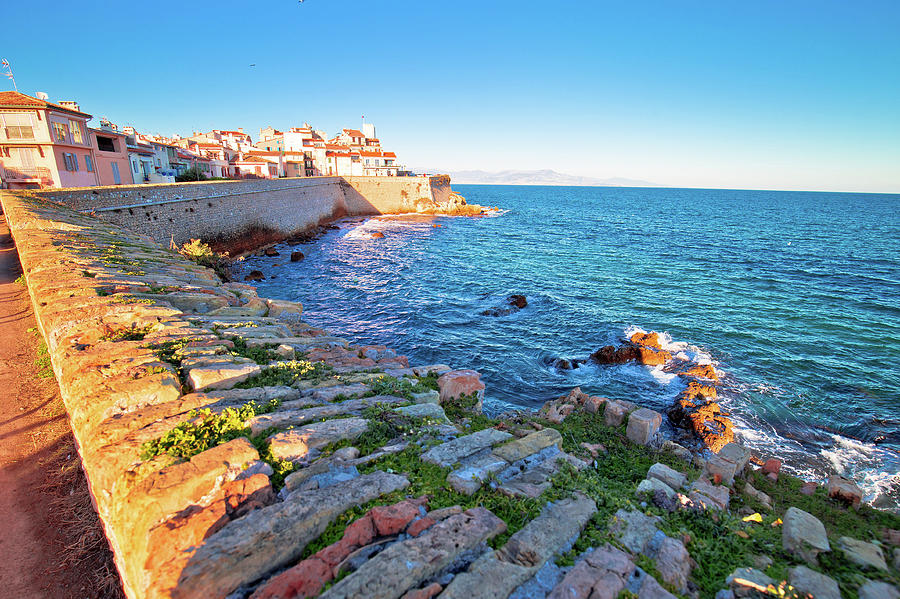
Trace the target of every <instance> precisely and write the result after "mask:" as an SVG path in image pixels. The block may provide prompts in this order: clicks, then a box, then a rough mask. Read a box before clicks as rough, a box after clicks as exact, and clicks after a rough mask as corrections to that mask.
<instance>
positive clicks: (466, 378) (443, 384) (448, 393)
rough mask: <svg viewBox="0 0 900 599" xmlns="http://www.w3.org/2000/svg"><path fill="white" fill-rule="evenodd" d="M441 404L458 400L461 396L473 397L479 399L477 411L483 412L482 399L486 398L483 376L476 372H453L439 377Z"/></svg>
mask: <svg viewBox="0 0 900 599" xmlns="http://www.w3.org/2000/svg"><path fill="white" fill-rule="evenodd" d="M437 382H438V387H439V388H440V394H441V402H442V403H443V402H445V401H450V400H451V399H456V398H458V397H459V396H460V395H472V394H473V393H474V394H475V395H476V396H477V397H478V398H479V402H478V406H477V409H476V411H477V412H480V411H481V401H480V400H481V399H483V398H484V383H482V382H481V375H480V374H478V372H476V371H474V370H451V371H449V372H445V373H444V374H442V375H441V376H440V377H438V381H437Z"/></svg>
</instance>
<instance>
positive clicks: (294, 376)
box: [235, 360, 334, 389]
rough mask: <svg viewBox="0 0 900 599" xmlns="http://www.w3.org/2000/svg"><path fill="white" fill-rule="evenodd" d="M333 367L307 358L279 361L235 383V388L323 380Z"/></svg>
mask: <svg viewBox="0 0 900 599" xmlns="http://www.w3.org/2000/svg"><path fill="white" fill-rule="evenodd" d="M333 370H334V369H333V368H332V367H331V366H328V365H327V364H325V363H324V362H310V361H309V360H291V361H289V362H279V363H277V364H275V365H273V366H271V367H269V368H267V369H265V370H263V371H262V372H261V373H259V374H257V375H256V376H252V377H250V378H249V379H247V380H246V381H244V382H242V383H238V384H237V385H235V388H236V389H252V388H253V387H272V386H281V385H285V386H287V385H291V384H293V383H295V382H296V381H318V382H321V381H323V380H325V378H327V377H328V376H330V373H331V372H332V371H333Z"/></svg>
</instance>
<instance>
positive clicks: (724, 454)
mask: <svg viewBox="0 0 900 599" xmlns="http://www.w3.org/2000/svg"><path fill="white" fill-rule="evenodd" d="M717 455H718V456H719V457H720V458H723V459H726V460H728V461H729V462H732V463H733V464H734V474H735V476H738V475H740V474H741V473H743V472H744V469H745V468H746V467H747V464H749V463H750V458H751V457H752V455H753V453H752V452H751V451H750V450H749V449H747V448H746V447H744V446H743V445H741V444H740V443H735V442H731V443H728V444H726V445H725V447H723V448H722V449H720V450H719V453H718V454H717Z"/></svg>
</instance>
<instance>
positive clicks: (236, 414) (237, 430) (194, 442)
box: [140, 399, 294, 490]
mask: <svg viewBox="0 0 900 599" xmlns="http://www.w3.org/2000/svg"><path fill="white" fill-rule="evenodd" d="M280 404H281V402H280V401H278V400H277V399H273V400H271V401H269V402H267V403H265V404H263V405H259V404H258V403H256V402H255V401H249V402H247V403H245V404H243V405H242V406H240V407H237V408H225V409H224V410H222V412H221V413H219V414H213V413H212V411H211V410H210V409H208V408H207V409H203V410H192V411H191V412H190V413H189V416H190V417H191V418H192V420H189V421H188V422H182V423H181V424H179V425H178V426H176V427H175V428H173V429H172V430H170V431H169V432H167V433H166V434H165V435H163V436H162V437H160V438H158V439H154V440H151V441H147V442H146V443H144V444H143V445H142V446H141V454H140V457H141V459H142V460H145V461H146V460H150V459H153V458H155V457H157V456H161V455H164V454H165V455H168V456H171V457H173V458H178V459H190V458H191V457H193V456H195V455H197V454H198V453H201V452H204V451H206V450H207V449H210V448H211V447H215V446H217V445H221V444H223V443H227V442H228V441H232V440H234V439H238V438H240V437H246V438H247V439H249V440H250V442H251V443H252V444H253V446H254V447H256V450H257V451H258V452H259V457H260V459H261V460H262V461H264V462H266V463H267V464H269V465H270V466H271V467H272V470H273V471H274V474H273V475H272V476H271V477H270V480H271V481H272V486H273V487H274V488H275V489H276V490H278V489H280V488H281V487H282V486H284V477H285V476H287V475H288V474H290V473H291V472H292V471H293V470H294V464H293V463H291V462H289V461H287V460H281V459H279V458H276V457H274V456H273V455H272V452H271V449H270V447H269V442H268V438H269V437H270V436H271V435H272V433H273V432H275V431H274V429H272V428H269V429H266V430H264V431H262V432H261V433H259V434H257V435H254V434H252V431H251V430H250V427H249V426H247V421H248V420H250V419H251V418H253V417H254V416H258V415H260V414H268V413H270V412H274V411H275V410H276V409H278V406H279V405H280Z"/></svg>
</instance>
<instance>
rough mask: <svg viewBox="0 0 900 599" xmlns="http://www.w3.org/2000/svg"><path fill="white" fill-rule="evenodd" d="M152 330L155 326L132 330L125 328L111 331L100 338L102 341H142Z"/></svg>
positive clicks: (133, 328)
mask: <svg viewBox="0 0 900 599" xmlns="http://www.w3.org/2000/svg"><path fill="white" fill-rule="evenodd" d="M152 330H153V325H146V326H143V327H131V328H127V327H123V328H121V329H114V330H110V331H109V332H108V333H106V334H105V335H103V336H102V337H100V341H141V340H143V339H144V337H146V336H147V334H148V333H149V332H150V331H152Z"/></svg>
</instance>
